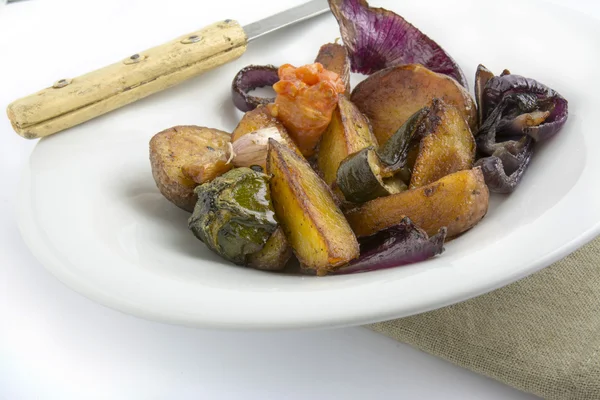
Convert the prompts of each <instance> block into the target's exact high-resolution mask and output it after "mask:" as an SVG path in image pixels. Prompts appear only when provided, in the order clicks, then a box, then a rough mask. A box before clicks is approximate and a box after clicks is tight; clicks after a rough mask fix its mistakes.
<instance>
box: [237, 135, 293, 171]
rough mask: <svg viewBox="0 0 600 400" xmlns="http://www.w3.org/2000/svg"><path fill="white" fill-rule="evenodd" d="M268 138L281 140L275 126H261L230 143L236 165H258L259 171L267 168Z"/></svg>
mask: <svg viewBox="0 0 600 400" xmlns="http://www.w3.org/2000/svg"><path fill="white" fill-rule="evenodd" d="M269 139H273V140H276V141H278V142H280V143H281V142H283V138H282V136H281V134H280V133H279V131H278V130H277V128H275V127H271V128H263V129H259V130H257V131H255V132H250V133H248V134H247V135H244V136H242V137H240V138H239V139H238V140H236V141H235V142H233V144H232V146H231V147H232V152H233V153H232V160H231V162H232V163H233V165H235V166H236V167H249V168H250V167H254V166H258V167H260V168H261V171H266V170H267V149H268V147H269V146H268V144H269Z"/></svg>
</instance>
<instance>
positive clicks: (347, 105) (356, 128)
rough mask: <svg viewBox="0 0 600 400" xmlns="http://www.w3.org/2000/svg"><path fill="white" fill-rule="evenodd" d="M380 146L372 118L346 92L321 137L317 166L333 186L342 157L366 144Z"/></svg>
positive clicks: (364, 146)
mask: <svg viewBox="0 0 600 400" xmlns="http://www.w3.org/2000/svg"><path fill="white" fill-rule="evenodd" d="M371 146H377V141H376V139H375V136H373V133H372V132H371V127H370V125H369V121H368V120H367V118H365V116H364V115H362V113H361V112H360V111H359V110H358V108H356V106H355V105H354V104H352V102H350V100H348V98H347V97H346V96H344V95H343V94H341V95H339V99H338V107H337V109H336V110H335V111H334V112H333V116H332V118H331V123H330V124H329V126H328V127H327V130H326V131H325V133H324V134H323V137H322V138H321V144H320V145H319V152H318V155H317V166H318V169H319V171H320V173H321V175H322V177H323V180H324V181H325V183H327V184H328V185H330V186H332V185H333V183H334V182H335V179H336V176H337V170H338V168H339V166H340V163H341V162H342V160H344V159H345V158H346V157H348V156H349V155H351V154H354V153H356V152H358V151H360V150H362V149H364V148H366V147H371Z"/></svg>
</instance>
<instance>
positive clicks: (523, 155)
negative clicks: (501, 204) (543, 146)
mask: <svg viewBox="0 0 600 400" xmlns="http://www.w3.org/2000/svg"><path fill="white" fill-rule="evenodd" d="M505 143H506V142H505ZM511 147H514V148H519V147H520V151H517V154H516V155H515V154H513V153H515V150H512V149H511ZM532 154H533V139H531V138H530V137H528V136H525V137H523V138H522V139H521V140H520V141H518V142H513V143H511V146H509V145H507V146H505V147H503V148H499V149H498V150H496V152H495V154H494V155H492V156H488V157H484V158H481V159H479V160H478V161H477V162H476V163H475V167H481V171H482V172H483V177H484V179H485V184H486V185H487V187H488V189H489V190H490V191H492V192H495V193H511V192H512V191H514V190H515V189H516V188H517V185H518V184H519V182H521V179H522V178H523V174H524V173H525V170H526V169H527V167H528V166H529V162H530V161H531V156H532Z"/></svg>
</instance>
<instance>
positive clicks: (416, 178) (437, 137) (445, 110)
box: [410, 99, 475, 189]
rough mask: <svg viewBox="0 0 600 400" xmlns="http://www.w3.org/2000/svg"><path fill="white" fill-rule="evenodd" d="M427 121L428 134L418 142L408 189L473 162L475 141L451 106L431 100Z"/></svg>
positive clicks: (459, 169) (471, 165) (465, 167)
mask: <svg viewBox="0 0 600 400" xmlns="http://www.w3.org/2000/svg"><path fill="white" fill-rule="evenodd" d="M427 122H428V126H427V132H425V134H424V136H423V138H422V139H421V143H420V145H419V155H418V156H417V159H416V161H415V165H414V167H413V168H412V176H411V180H410V188H411V189H414V188H418V187H421V186H425V185H429V184H430V183H433V182H435V181H437V180H438V179H440V178H443V177H444V176H446V175H449V174H452V173H454V172H458V171H462V170H464V169H471V168H473V162H474V161H475V139H474V138H473V134H472V133H471V129H469V126H468V125H467V123H466V122H465V120H464V118H463V116H462V115H461V113H460V112H459V111H458V110H457V109H456V108H455V107H454V106H451V105H448V104H444V103H443V102H442V101H440V100H438V99H434V100H433V103H432V106H431V110H430V112H429V115H428V117H427Z"/></svg>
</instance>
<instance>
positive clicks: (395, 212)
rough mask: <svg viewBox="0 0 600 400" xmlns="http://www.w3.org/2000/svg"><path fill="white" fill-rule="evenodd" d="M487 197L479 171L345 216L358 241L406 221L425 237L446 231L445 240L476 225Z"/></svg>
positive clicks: (462, 173) (382, 200)
mask: <svg viewBox="0 0 600 400" xmlns="http://www.w3.org/2000/svg"><path fill="white" fill-rule="evenodd" d="M488 201H489V193H488V189H487V186H486V185H485V183H484V180H483V174H482V172H481V169H480V168H474V169H470V170H466V171H460V172H455V173H454V174H451V175H448V176H445V177H443V178H442V179H440V180H438V181H436V182H433V183H431V184H429V185H427V186H423V187H420V188H417V189H412V190H407V191H405V192H401V193H398V194H393V195H390V196H386V197H380V198H377V199H375V200H371V201H369V202H367V203H364V204H362V205H360V206H359V207H357V208H355V209H352V210H350V211H348V212H347V213H346V218H347V219H348V222H349V223H350V226H351V227H352V229H353V230H354V233H355V234H356V235H357V236H358V237H364V236H370V235H373V234H375V233H377V232H379V231H381V230H384V229H386V228H389V227H391V226H394V225H397V224H399V223H400V222H401V221H402V219H404V217H409V218H410V219H411V220H412V221H413V222H414V223H415V224H416V225H417V226H419V227H420V228H422V229H423V230H424V231H425V232H427V234H428V235H435V234H436V233H437V232H438V231H439V230H440V229H441V228H442V227H447V229H448V237H454V236H457V235H459V234H461V233H463V232H465V231H467V230H469V229H471V228H472V227H473V226H475V224H477V223H478V222H479V221H480V220H481V219H482V218H483V217H484V216H485V214H486V212H487V209H488Z"/></svg>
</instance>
